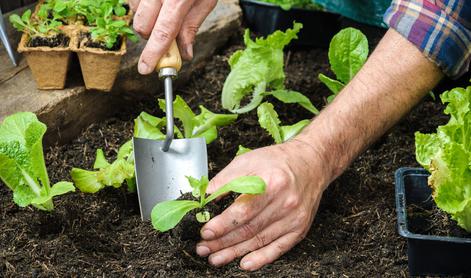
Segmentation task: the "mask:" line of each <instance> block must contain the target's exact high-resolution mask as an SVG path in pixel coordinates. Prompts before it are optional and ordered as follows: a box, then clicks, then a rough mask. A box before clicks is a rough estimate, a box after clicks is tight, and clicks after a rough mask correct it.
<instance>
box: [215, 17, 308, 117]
mask: <svg viewBox="0 0 471 278" xmlns="http://www.w3.org/2000/svg"><path fill="white" fill-rule="evenodd" d="M301 28H302V24H300V23H294V25H293V28H292V29H288V30H286V32H282V31H276V32H274V33H273V34H271V35H269V36H268V37H267V38H257V39H256V40H255V41H253V40H252V39H251V38H250V32H249V30H246V31H245V35H244V42H245V45H246V49H245V50H242V51H237V52H235V53H234V54H233V56H232V57H231V58H230V59H229V65H230V66H231V72H230V73H229V75H228V76H227V79H226V81H225V82H224V88H223V90H222V106H223V107H224V108H225V109H227V110H229V111H231V112H233V113H245V112H248V111H250V110H253V109H255V108H256V107H257V106H258V105H259V104H260V103H261V102H262V100H263V95H264V94H265V93H266V92H267V91H269V90H279V89H284V85H283V83H284V80H285V73H284V70H283V66H284V63H283V48H284V47H285V46H286V45H288V44H289V43H290V42H291V41H292V40H293V39H296V38H297V34H298V32H299V30H301ZM247 97H249V98H250V101H249V103H248V104H247V105H245V106H241V103H242V100H243V99H244V98H247Z"/></svg>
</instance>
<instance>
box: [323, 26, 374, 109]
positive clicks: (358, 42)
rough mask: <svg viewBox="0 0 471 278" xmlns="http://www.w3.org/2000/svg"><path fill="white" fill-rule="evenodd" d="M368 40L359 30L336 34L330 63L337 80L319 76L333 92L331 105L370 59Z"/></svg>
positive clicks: (332, 44) (328, 99)
mask: <svg viewBox="0 0 471 278" xmlns="http://www.w3.org/2000/svg"><path fill="white" fill-rule="evenodd" d="M368 53H369V49H368V39H367V38H366V36H365V35H364V34H363V33H362V32H361V31H360V30H358V29H355V28H351V27H350V28H345V29H343V30H341V31H340V32H339V33H338V34H336V35H335V36H334V37H333V38H332V41H331V42H330V46H329V63H330V67H331V69H332V71H333V72H334V74H335V76H336V77H337V80H335V79H332V78H330V77H327V76H325V75H324V74H322V73H321V74H319V79H320V81H321V82H322V83H324V84H325V85H326V86H327V87H328V88H329V90H330V91H331V92H332V95H330V96H329V97H328V98H327V102H328V103H330V102H332V101H333V100H334V98H335V97H336V96H337V94H338V93H339V92H340V91H341V90H342V89H343V87H345V85H346V84H347V83H348V82H350V80H352V79H353V77H354V76H355V75H356V74H357V72H358V71H359V70H360V69H361V67H362V66H363V65H364V64H365V62H366V59H367V58H368Z"/></svg>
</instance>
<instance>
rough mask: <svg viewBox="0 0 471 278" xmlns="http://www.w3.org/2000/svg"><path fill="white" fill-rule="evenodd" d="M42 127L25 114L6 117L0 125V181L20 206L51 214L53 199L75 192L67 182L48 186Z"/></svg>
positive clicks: (44, 131) (42, 125)
mask: <svg viewBox="0 0 471 278" xmlns="http://www.w3.org/2000/svg"><path fill="white" fill-rule="evenodd" d="M46 129H47V127H46V125H45V124H43V123H41V122H40V121H39V120H38V118H37V117H36V115H34V114H33V113H29V112H21V113H16V114H14V115H11V116H8V117H6V118H5V119H4V120H3V123H2V124H1V125H0V179H1V180H2V181H3V182H4V183H5V184H6V186H7V187H8V188H10V190H11V191H13V201H14V202H15V203H16V204H17V205H18V206H20V207H26V206H29V205H32V206H34V207H36V208H38V209H40V210H45V211H52V210H53V209H54V204H53V202H52V199H53V198H54V197H55V196H59V195H63V194H65V193H68V192H71V191H75V187H74V186H73V184H72V183H71V182H65V181H61V182H58V183H56V184H54V185H53V186H51V185H50V182H49V176H48V174H47V169H46V164H45V161H44V154H43V146H42V139H43V136H44V134H45V133H46Z"/></svg>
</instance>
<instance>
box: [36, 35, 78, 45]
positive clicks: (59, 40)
mask: <svg viewBox="0 0 471 278" xmlns="http://www.w3.org/2000/svg"><path fill="white" fill-rule="evenodd" d="M69 42H70V38H69V37H67V36H66V35H64V34H58V35H57V36H54V37H33V38H31V40H30V41H29V42H28V47H40V46H48V47H67V46H68V45H69Z"/></svg>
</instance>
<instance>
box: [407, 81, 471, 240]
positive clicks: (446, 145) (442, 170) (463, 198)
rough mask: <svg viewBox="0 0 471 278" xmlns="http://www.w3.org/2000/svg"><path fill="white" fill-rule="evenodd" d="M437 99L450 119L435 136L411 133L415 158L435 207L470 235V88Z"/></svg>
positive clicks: (457, 90)
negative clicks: (426, 179)
mask: <svg viewBox="0 0 471 278" xmlns="http://www.w3.org/2000/svg"><path fill="white" fill-rule="evenodd" d="M441 100H442V102H443V103H446V104H447V107H446V109H445V111H444V113H445V114H447V115H449V116H450V120H449V121H448V123H447V124H445V125H442V126H439V127H438V128H437V131H436V133H431V134H423V133H420V132H417V133H416V134H415V146H416V158H417V161H418V162H419V163H420V164H421V165H422V166H423V167H424V168H425V169H426V170H428V171H429V172H430V173H431V175H430V177H429V179H428V183H429V185H430V187H431V188H432V190H433V194H432V196H433V199H434V201H435V203H436V204H437V206H438V207H439V208H440V209H442V210H443V211H445V212H447V213H449V214H450V215H451V217H452V218H453V219H454V220H456V221H457V222H458V225H459V226H460V227H462V228H464V229H465V230H466V231H468V232H471V195H470V192H471V168H470V165H471V129H470V126H471V86H469V87H467V88H455V89H452V90H450V91H447V92H445V93H443V94H442V95H441Z"/></svg>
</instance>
